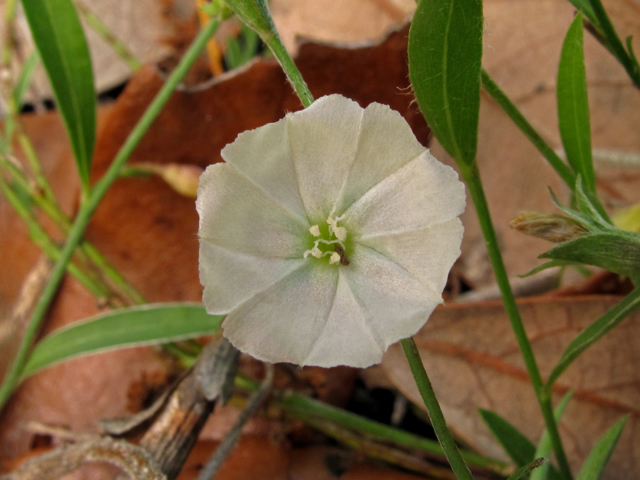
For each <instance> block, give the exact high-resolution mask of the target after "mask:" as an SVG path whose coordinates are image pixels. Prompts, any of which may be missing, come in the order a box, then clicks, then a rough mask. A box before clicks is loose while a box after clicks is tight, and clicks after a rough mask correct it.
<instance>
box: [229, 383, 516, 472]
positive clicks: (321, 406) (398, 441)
mask: <svg viewBox="0 0 640 480" xmlns="http://www.w3.org/2000/svg"><path fill="white" fill-rule="evenodd" d="M236 386H237V387H238V388H242V389H244V390H249V391H256V390H257V389H258V388H259V383H258V382H256V381H254V380H251V379H249V378H247V377H244V376H241V375H239V376H237V377H236ZM274 400H275V402H276V404H277V405H278V406H279V407H280V408H282V410H284V411H285V412H287V413H289V414H291V415H294V416H295V417H297V418H299V419H300V420H302V421H307V420H310V419H311V417H316V418H323V419H326V420H328V421H331V422H333V423H335V424H336V425H340V426H343V427H346V428H348V429H350V430H355V431H358V432H360V433H362V434H364V435H368V436H370V437H372V438H375V439H379V440H382V441H387V442H391V443H393V444H395V445H399V446H402V447H407V448H412V449H416V450H420V451H422V452H424V453H426V454H428V455H430V456H435V457H438V458H442V457H443V455H444V451H443V450H442V447H441V446H440V444H439V443H438V442H435V441H433V440H429V439H427V438H423V437H419V436H417V435H413V434H411V433H408V432H405V431H404V430H399V429H397V428H393V427H390V426H389V425H385V424H383V423H378V422H375V421H373V420H369V419H368V418H364V417H361V416H359V415H356V414H355V413H351V412H347V411H345V410H342V409H340V408H337V407H333V406H331V405H327V404H326V403H323V402H320V401H319V400H315V399H313V398H310V397H308V396H306V395H302V394H300V393H297V392H293V391H290V390H286V391H284V392H277V393H274ZM460 453H461V454H462V457H463V458H464V459H465V461H467V462H468V463H469V464H471V465H474V466H477V467H479V468H486V469H490V470H493V471H495V472H497V473H500V474H503V473H505V471H506V470H507V469H508V468H509V465H508V464H506V463H504V462H501V461H499V460H494V459H492V458H487V457H483V456H482V455H478V454H477V453H473V452H469V451H462V452H460Z"/></svg>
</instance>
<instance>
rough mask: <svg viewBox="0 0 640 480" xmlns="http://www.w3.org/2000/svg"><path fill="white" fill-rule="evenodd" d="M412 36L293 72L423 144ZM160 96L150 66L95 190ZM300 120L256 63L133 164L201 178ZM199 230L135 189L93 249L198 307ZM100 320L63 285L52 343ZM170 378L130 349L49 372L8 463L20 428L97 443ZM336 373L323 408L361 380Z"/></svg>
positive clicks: (157, 196) (191, 93)
mask: <svg viewBox="0 0 640 480" xmlns="http://www.w3.org/2000/svg"><path fill="white" fill-rule="evenodd" d="M406 35H407V32H406V29H405V30H403V31H398V32H394V33H392V34H391V35H390V36H389V37H388V38H387V39H386V40H384V41H380V42H376V43H372V44H370V45H369V46H363V47H361V48H357V49H354V48H341V47H335V46H330V45H323V44H313V43H307V44H304V45H302V46H301V48H300V53H299V56H298V59H297V61H298V64H299V66H300V69H301V70H302V73H303V74H304V76H305V78H306V80H307V82H308V83H309V85H310V88H311V90H312V92H313V93H314V95H316V96H321V95H325V94H329V93H341V94H343V95H346V96H349V97H351V98H354V99H355V100H357V101H358V102H360V103H361V104H362V105H367V104H369V103H370V102H373V101H378V102H381V103H385V104H388V105H390V106H391V107H392V108H394V109H396V110H398V111H399V112H400V113H401V114H403V115H404V116H405V117H406V118H407V120H408V121H409V123H410V124H411V125H412V126H413V128H414V131H415V133H416V134H417V136H418V138H419V139H420V140H421V141H422V142H423V143H426V140H427V137H428V134H429V130H428V128H427V127H426V124H425V123H424V120H423V118H422V116H421V115H420V113H419V112H418V110H417V107H416V106H415V105H413V106H412V105H411V96H410V95H408V94H407V93H406V89H407V87H408V77H407V60H406ZM346 66H348V68H346ZM162 84H163V78H162V77H161V75H160V74H159V73H158V72H157V70H156V69H155V68H154V67H153V66H146V67H144V68H143V69H142V70H141V71H140V72H139V73H138V74H137V75H136V76H135V77H134V78H133V79H132V80H131V81H130V82H129V84H128V85H127V88H126V90H125V91H124V92H123V94H122V95H121V96H120V97H119V99H118V101H117V102H116V103H115V104H114V105H113V106H112V107H111V108H110V109H109V111H108V112H106V114H105V116H104V121H103V122H101V126H100V128H99V133H98V139H97V144H96V153H95V156H94V159H93V170H92V181H94V182H95V181H96V179H97V178H99V177H100V176H101V175H102V174H103V173H104V172H105V170H106V169H107V168H108V165H109V164H110V162H111V161H112V160H113V158H114V156H115V155H116V153H117V151H118V149H119V148H120V146H121V145H122V143H123V142H124V140H125V139H126V137H127V135H128V134H129V132H130V131H131V130H132V128H133V127H134V125H135V124H136V122H137V121H138V119H139V118H140V116H141V115H142V113H143V112H144V110H145V109H146V107H147V105H148V104H149V103H150V102H151V100H152V99H153V97H154V96H155V94H156V93H157V91H158V90H159V89H160V88H161V86H162ZM300 108H301V105H300V102H299V100H297V98H296V97H295V96H294V94H293V93H292V91H291V87H290V86H289V84H288V83H287V81H286V79H285V77H284V74H283V73H282V71H281V69H280V67H279V66H278V64H277V63H276V62H275V61H274V60H264V59H263V60H256V61H254V62H253V63H252V64H251V65H249V66H248V67H247V68H245V69H240V70H238V71H236V72H234V73H232V74H228V75H226V76H224V77H221V78H218V79H216V80H214V81H213V82H211V84H210V86H209V87H208V88H204V87H200V88H196V89H193V88H192V89H189V88H185V89H182V90H180V91H177V92H176V93H175V94H174V95H173V96H172V98H171V100H170V101H169V102H168V104H167V105H166V107H165V108H164V110H163V112H162V113H161V114H160V116H159V117H158V119H157V120H156V121H155V122H154V124H153V126H152V127H151V129H150V131H149V132H148V134H147V135H146V136H145V138H144V139H143V140H142V142H141V143H140V145H139V146H138V147H137V149H136V150H135V152H134V154H133V155H132V157H131V160H130V163H135V162H155V163H161V164H164V163H184V164H193V165H198V166H200V167H203V168H204V167H206V166H207V165H209V164H211V163H214V162H218V161H220V160H221V159H220V150H221V149H222V147H224V145H226V144H227V143H229V142H231V141H233V140H234V139H235V137H236V136H237V134H238V133H240V132H242V131H244V130H248V129H252V128H256V127H258V126H261V125H264V124H265V123H269V122H273V121H276V120H278V119H280V118H282V116H284V114H285V113H286V112H287V111H292V110H297V109H300ZM58 135H61V134H58ZM43 147H46V146H45V145H43ZM197 228H198V218H197V214H196V211H195V208H194V201H193V199H190V198H185V197H182V196H180V195H178V194H177V193H176V192H175V191H174V190H172V189H171V188H170V187H169V186H167V185H166V184H165V183H164V182H163V181H162V180H160V179H158V178H140V177H136V178H125V179H120V180H118V181H116V182H115V183H114V185H113V187H112V188H111V189H110V191H109V192H108V193H107V195H106V196H105V198H104V199H103V201H102V202H101V204H100V206H99V208H98V209H97V211H96V213H95V215H94V216H93V218H92V222H91V224H90V225H89V228H88V229H87V231H86V235H85V237H86V238H87V239H88V240H89V241H91V242H92V243H93V244H94V245H95V246H96V247H97V248H98V249H99V250H100V251H101V252H102V253H103V254H104V255H105V257H106V258H107V259H108V260H109V262H111V263H112V264H113V265H114V266H115V267H116V268H117V269H118V270H119V271H120V272H121V273H122V274H123V275H124V276H125V277H126V278H127V279H128V280H129V281H130V282H131V283H132V284H133V285H135V286H136V287H137V288H138V289H139V290H140V292H141V293H142V294H143V295H144V296H145V297H146V298H147V299H148V300H149V301H199V300H200V298H201V295H202V287H201V286H200V282H199V279H198V240H197V235H196V233H197ZM6 233H7V234H9V233H11V234H12V235H13V232H6ZM21 241H22V242H24V241H25V240H24V236H23V237H21ZM7 254H9V252H7ZM97 311H98V307H97V305H96V301H95V299H93V298H92V297H91V296H90V295H89V294H87V293H86V292H85V291H84V290H83V289H82V288H81V287H80V286H79V285H78V284H77V283H76V282H75V281H73V280H67V281H66V282H65V283H64V284H63V286H62V288H61V289H60V291H59V294H58V299H57V301H56V303H55V305H54V306H53V309H52V313H51V315H50V318H49V321H48V323H47V326H46V330H45V333H46V332H48V331H51V330H54V329H56V328H60V327H61V326H63V325H66V324H68V323H71V322H74V321H77V320H80V319H83V318H86V317H88V316H90V315H92V314H94V313H96V312H97ZM163 369H164V366H163V365H162V362H160V360H159V359H158V358H157V356H156V354H155V353H153V351H152V350H150V349H133V350H123V351H119V352H111V353H107V354H103V355H98V356H92V357H88V358H83V359H79V360H73V361H71V362H67V363H64V364H62V365H59V366H57V367H54V368H52V369H49V370H46V371H43V372H41V373H40V374H38V375H36V376H35V377H33V378H30V379H28V380H27V381H26V382H25V383H24V384H23V385H22V387H21V388H20V389H19V391H18V392H17V394H16V395H15V396H14V398H13V401H12V402H11V404H10V405H9V406H8V408H7V409H6V410H5V412H4V415H3V418H2V420H1V423H0V456H13V455H17V454H20V453H22V452H24V451H25V450H26V449H28V448H29V446H30V445H29V444H30V438H31V437H32V435H31V434H29V433H28V432H25V431H24V430H23V429H21V428H20V425H22V423H23V422H25V421H26V420H37V421H40V422H43V423H54V424H65V425H68V426H70V427H72V429H73V430H74V431H94V429H95V427H94V424H95V423H96V421H97V420H98V419H100V418H103V417H114V416H115V417H117V416H123V415H125V414H126V413H127V411H126V407H127V392H128V391H129V387H130V386H131V385H132V384H136V383H138V382H139V381H140V380H141V379H142V378H143V376H144V375H147V374H149V372H153V371H155V370H163ZM324 372H326V371H324ZM336 372H337V373H336V376H335V377H333V376H332V375H333V373H320V370H319V371H318V372H315V373H313V374H311V375H310V377H309V378H308V383H307V384H308V385H311V386H313V387H314V388H315V389H317V390H318V391H319V392H320V393H321V394H322V395H323V396H324V397H325V398H327V399H333V400H334V401H336V402H340V401H343V400H340V397H341V396H342V397H344V396H346V395H348V390H349V385H350V382H353V375H352V371H351V373H349V372H346V374H345V373H344V372H342V373H340V371H336ZM349 376H350V379H349V378H348V377H349ZM322 377H324V378H322ZM334 378H339V379H340V382H343V383H342V385H341V388H342V390H341V391H338V392H336V391H335V390H336V387H335V386H334V384H333V382H334V380H333V379H334Z"/></svg>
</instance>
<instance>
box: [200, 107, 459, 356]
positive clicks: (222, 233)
mask: <svg viewBox="0 0 640 480" xmlns="http://www.w3.org/2000/svg"><path fill="white" fill-rule="evenodd" d="M222 157H223V158H224V160H225V161H226V163H222V164H215V165H211V166H209V167H208V168H207V169H206V171H205V172H204V174H203V175H202V177H201V178H200V184H199V187H198V199H197V210H198V213H199V215H200V226H199V232H198V235H199V237H200V280H201V282H202V284H203V286H204V295H203V303H204V305H205V307H206V309H207V311H208V312H209V313H210V314H215V315H219V314H227V316H226V318H225V320H224V322H223V324H222V328H223V331H224V336H225V337H226V338H227V339H229V341H230V342H231V343H232V344H233V345H235V346H236V347H237V348H238V349H239V350H241V351H243V352H245V353H248V354H250V355H252V356H253V357H255V358H258V359H260V360H263V361H267V362H290V363H294V364H298V365H318V366H322V367H331V366H336V365H350V366H354V367H367V366H369V365H372V364H375V363H378V362H380V361H381V359H382V355H383V353H384V352H385V351H386V350H387V348H388V347H389V345H390V344H392V343H395V342H397V341H398V340H400V339H402V338H406V337H409V336H411V335H413V334H415V333H416V332H417V331H418V330H419V329H420V327H422V325H424V323H425V322H426V321H427V319H428V318H429V315H430V314H431V312H432V311H433V309H434V308H435V307H436V306H437V305H438V304H440V303H442V290H443V289H444V286H445V283H446V280H447V275H448V273H449V270H450V269H451V266H452V265H453V263H454V261H455V260H456V259H457V258H458V256H459V255H460V242H461V240H462V231H463V228H462V223H461V222H460V219H459V218H458V215H460V214H461V213H462V212H463V211H464V208H465V191H464V186H463V184H462V183H461V182H460V181H459V180H458V175H457V174H456V172H455V171H454V170H453V169H452V168H450V167H448V166H446V165H443V164H442V163H440V162H439V161H438V160H436V159H435V158H434V157H433V156H432V155H431V154H430V153H429V151H428V150H427V149H426V148H425V147H423V146H422V145H421V144H420V143H419V142H418V141H417V140H416V138H415V136H414V135H413V133H412V131H411V128H410V127H409V125H408V124H407V122H406V121H405V120H404V119H403V118H402V116H401V115H400V114H398V113H397V112H395V111H393V110H391V109H390V108H389V107H388V106H386V105H380V104H378V103H372V104H371V105H369V106H368V107H367V108H365V109H363V108H361V107H360V106H359V105H358V104H357V103H355V102H354V101H352V100H349V99H347V98H345V97H342V96H340V95H330V96H327V97H322V98H320V99H318V100H316V101H315V102H314V103H313V104H312V105H311V106H310V107H309V108H307V109H305V110H303V111H300V112H296V113H290V114H288V115H286V116H285V117H284V118H283V119H282V120H280V121H278V122H275V123H270V124H268V125H265V126H263V127H260V128H257V129H255V130H251V131H247V132H244V133H241V134H240V135H238V138H237V139H236V140H235V141H234V142H233V143H231V144H229V145H227V146H226V147H225V148H224V149H223V150H222Z"/></svg>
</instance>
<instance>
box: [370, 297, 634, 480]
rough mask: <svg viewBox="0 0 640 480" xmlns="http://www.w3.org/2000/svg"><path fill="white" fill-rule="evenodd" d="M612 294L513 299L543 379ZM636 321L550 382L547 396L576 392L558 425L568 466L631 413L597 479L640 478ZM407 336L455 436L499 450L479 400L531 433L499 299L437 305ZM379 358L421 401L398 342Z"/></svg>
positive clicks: (532, 407) (529, 406)
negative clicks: (551, 390)
mask: <svg viewBox="0 0 640 480" xmlns="http://www.w3.org/2000/svg"><path fill="white" fill-rule="evenodd" d="M618 300H619V297H602V296H600V297H574V298H567V299H557V298H553V299H545V298H538V299H530V300H522V301H519V302H518V305H519V307H520V312H521V314H522V317H523V321H524V324H525V327H526V329H527V333H528V335H529V339H530V340H531V342H532V345H533V349H534V351H535V354H536V357H537V359H538V365H539V367H540V371H541V374H542V375H543V377H544V376H546V375H548V374H549V373H550V371H551V369H552V368H553V366H554V365H555V363H556V362H557V361H558V359H559V358H560V356H561V354H562V352H563V351H564V349H565V348H566V346H567V345H568V344H569V342H570V341H571V340H573V338H575V336H576V335H577V334H578V333H579V332H580V331H582V330H583V329H584V328H585V327H586V326H587V325H589V324H590V323H592V322H593V321H594V320H595V319H596V318H598V317H599V316H600V315H602V314H603V313H604V312H605V311H607V310H608V309H610V308H611V307H612V306H613V305H614V304H615V303H616V302H617V301H618ZM639 320H640V314H638V313H635V314H633V315H631V316H630V317H629V318H627V319H626V320H624V321H623V322H622V323H621V324H620V325H619V326H618V327H617V328H616V329H614V330H612V331H611V332H610V333H609V334H608V335H607V336H605V337H604V338H603V339H602V340H600V341H599V342H597V343H595V344H594V345H593V346H592V347H591V348H590V349H588V350H587V351H586V352H585V353H584V354H583V355H582V356H581V357H580V358H579V359H578V360H577V361H576V362H575V363H574V364H573V365H572V366H571V367H570V368H569V369H568V370H567V371H566V372H565V373H564V375H562V376H561V377H560V379H559V380H558V382H557V384H556V385H555V388H554V393H555V395H554V400H555V401H557V400H558V399H559V398H560V396H561V395H563V394H565V393H567V392H568V391H569V390H574V391H575V394H574V396H573V399H572V400H571V402H570V403H569V405H568V407H567V409H566V410H565V414H564V417H563V419H562V423H561V424H560V432H561V435H562V438H563V440H564V443H565V448H566V451H567V455H568V457H569V460H570V463H571V465H572V467H573V469H574V471H575V472H577V471H578V468H579V466H580V465H582V463H583V462H584V459H585V458H586V456H587V455H588V454H589V452H590V451H591V448H592V447H593V445H594V444H595V442H596V441H597V440H598V439H599V438H600V437H601V436H602V435H603V434H604V432H605V431H606V430H607V429H608V428H610V427H611V426H613V424H614V423H615V422H616V421H617V420H619V419H620V418H621V417H622V416H623V415H626V414H630V418H629V421H628V422H627V425H626V427H625V429H624V431H623V433H622V437H621V438H620V443H619V444H618V447H617V449H616V451H615V452H614V454H613V456H612V457H611V461H610V464H609V466H608V468H607V470H606V472H607V473H606V474H605V476H604V477H603V478H604V479H617V480H625V479H628V480H631V479H636V478H639V477H640V451H639V450H638V448H637V446H638V445H639V444H640V428H639V426H640V423H639V421H640V410H639V409H638V404H639V402H640V371H639V370H638V368H637V366H638V364H639V362H640V351H639V350H638V349H637V348H636V346H635V339H636V338H637V337H638V334H639V330H638V329H639V324H638V321H639ZM414 339H415V341H416V344H417V346H418V349H419V350H420V354H421V356H422V359H423V361H424V364H425V367H426V369H427V372H428V373H429V376H430V378H431V381H432V384H433V387H434V390H435V392H436V395H437V396H438V399H439V401H440V404H441V406H442V410H443V412H444V414H445V417H446V419H447V423H448V424H449V425H450V426H451V427H452V428H453V429H454V430H455V431H456V433H457V434H459V435H460V437H461V438H463V439H464V440H465V441H467V442H469V444H471V445H472V446H474V447H475V448H477V449H478V450H480V451H482V452H484V453H486V454H489V455H492V456H496V457H500V458H505V455H504V452H503V451H502V449H501V448H500V447H499V446H498V444H497V443H496V441H495V440H494V439H493V436H492V435H491V433H490V432H489V430H488V428H487V427H486V426H485V424H484V423H483V421H482V420H481V418H480V415H479V414H478V411H477V409H478V408H487V409H490V410H493V411H495V412H497V413H499V414H500V415H502V416H503V417H505V418H506V419H507V420H509V421H510V422H511V423H513V425H515V426H516V427H517V428H518V429H519V430H520V431H522V432H523V433H524V434H525V435H526V436H527V437H529V438H530V439H531V440H533V441H534V442H537V441H538V439H539V436H540V434H541V432H542V429H543V425H544V424H543V420H542V416H541V414H540V411H539V407H538V404H537V400H536V397H535V395H534V392H533V387H532V386H531V383H530V382H529V380H528V376H527V372H526V369H525V367H524V362H523V360H522V356H521V354H520V351H519V349H518V346H517V343H516V340H515V336H514V335H513V332H512V330H511V327H510V324H509V320H508V319H507V316H506V314H505V313H504V308H503V307H502V304H501V303H500V302H486V303H478V304H470V305H464V306H463V305H451V306H448V307H444V308H439V309H437V310H436V312H435V313H434V314H433V315H432V316H431V318H430V319H429V321H428V322H427V324H426V325H425V326H424V327H423V328H422V330H421V331H420V332H419V333H418V334H417V335H416V336H414ZM382 366H383V367H384V369H385V370H386V372H387V374H388V375H389V377H390V378H391V380H392V381H393V382H394V383H395V384H396V385H397V386H398V388H399V389H400V390H402V391H403V392H404V393H405V394H406V395H407V396H409V398H411V399H412V401H413V402H415V403H416V404H417V405H422V401H421V400H420V396H419V393H418V391H417V388H416V386H415V381H414V379H413V377H412V375H411V372H410V371H409V368H408V365H407V361H406V359H405V358H404V353H403V351H402V348H401V347H400V345H399V344H396V345H394V346H392V347H391V348H390V349H389V351H388V352H387V354H386V355H385V357H384V359H383V363H382Z"/></svg>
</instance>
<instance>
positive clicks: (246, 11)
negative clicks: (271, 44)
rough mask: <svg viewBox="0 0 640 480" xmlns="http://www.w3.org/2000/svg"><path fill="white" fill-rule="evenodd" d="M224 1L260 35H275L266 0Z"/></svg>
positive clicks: (263, 36)
mask: <svg viewBox="0 0 640 480" xmlns="http://www.w3.org/2000/svg"><path fill="white" fill-rule="evenodd" d="M226 3H227V6H228V7H229V8H230V9H231V10H233V13H235V14H236V15H237V16H238V17H239V18H240V20H242V21H243V22H244V23H245V24H247V25H248V26H249V27H250V28H251V29H252V30H254V31H255V32H256V33H257V34H258V35H260V37H262V38H265V37H268V36H271V35H277V33H276V29H275V25H274V24H273V20H272V18H271V14H270V13H269V7H268V6H267V2H266V0H226Z"/></svg>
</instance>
